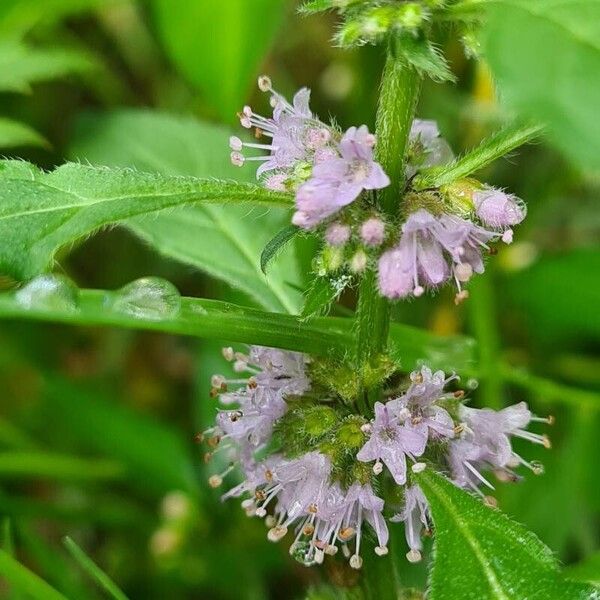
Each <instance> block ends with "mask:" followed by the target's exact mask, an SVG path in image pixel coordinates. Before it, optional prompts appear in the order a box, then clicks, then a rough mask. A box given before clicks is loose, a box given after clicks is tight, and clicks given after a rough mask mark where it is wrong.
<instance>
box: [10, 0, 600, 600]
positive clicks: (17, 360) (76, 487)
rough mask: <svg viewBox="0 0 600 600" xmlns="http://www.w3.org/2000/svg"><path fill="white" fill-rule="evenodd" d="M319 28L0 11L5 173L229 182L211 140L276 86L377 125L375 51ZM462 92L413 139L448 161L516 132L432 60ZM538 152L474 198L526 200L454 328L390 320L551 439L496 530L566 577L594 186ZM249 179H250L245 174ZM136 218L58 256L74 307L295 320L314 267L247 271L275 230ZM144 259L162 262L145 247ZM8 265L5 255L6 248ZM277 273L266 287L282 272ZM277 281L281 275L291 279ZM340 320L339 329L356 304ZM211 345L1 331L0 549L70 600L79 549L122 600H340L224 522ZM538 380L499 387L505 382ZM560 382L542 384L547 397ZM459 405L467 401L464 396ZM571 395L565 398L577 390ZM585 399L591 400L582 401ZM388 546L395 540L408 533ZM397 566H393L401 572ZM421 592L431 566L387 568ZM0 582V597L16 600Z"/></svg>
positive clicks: (191, 218)
mask: <svg viewBox="0 0 600 600" xmlns="http://www.w3.org/2000/svg"><path fill="white" fill-rule="evenodd" d="M334 27H335V19H334V17H333V16H331V15H326V16H313V17H309V18H301V17H299V16H298V15H297V14H296V13H295V3H294V2H284V1H282V0H196V1H194V0H187V1H185V0H177V1H175V0H148V1H146V2H142V1H139V2H131V1H125V0H114V1H110V0H37V1H36V0H2V2H0V150H1V151H2V153H3V154H4V155H6V156H11V157H12V156H18V157H23V158H26V159H27V160H30V161H32V162H35V163H37V164H39V165H41V166H43V167H46V168H51V167H53V166H54V165H58V164H60V163H62V162H64V161H65V160H67V159H76V160H80V161H90V162H92V163H97V164H115V165H125V166H134V167H136V168H139V169H140V170H147V171H152V170H154V171H162V172H165V173H169V174H178V173H181V174H189V175H200V176H207V175H215V176H221V177H224V176H228V177H233V176H240V174H239V172H237V171H234V170H233V169H232V168H230V166H229V165H228V154H229V150H228V147H227V137H228V134H229V133H228V130H227V128H228V127H229V128H234V127H236V117H235V113H236V110H238V109H239V107H241V106H242V105H243V104H244V103H247V102H252V103H253V105H256V106H258V107H260V108H261V109H262V110H266V109H267V102H266V99H265V98H264V97H262V96H261V95H260V94H258V93H256V92H255V81H256V76H257V75H258V74H259V73H260V72H266V73H269V75H270V76H271V78H272V79H273V81H274V82H275V85H276V87H277V88H278V89H280V90H281V91H283V92H285V93H286V94H288V95H289V94H292V93H293V91H294V90H295V89H297V88H298V87H301V86H303V85H306V86H308V87H310V88H311V89H312V93H313V95H312V98H313V101H312V107H313V110H314V111H315V112H317V113H318V114H319V115H320V116H321V117H322V118H323V119H326V118H329V117H331V116H335V118H336V119H337V121H338V122H339V123H340V124H341V125H342V126H343V127H348V126H350V125H352V124H361V123H366V124H368V125H369V126H371V127H372V126H373V125H374V114H375V107H376V100H377V92H378V81H379V76H380V72H381V67H382V58H383V54H382V51H381V49H379V48H373V47H364V48H361V49H359V50H353V51H342V50H339V49H336V48H332V47H331V44H330V38H331V35H332V32H333V31H334ZM438 41H439V43H440V44H441V45H442V47H443V48H444V50H445V52H446V54H447V56H448V57H449V60H450V62H451V65H452V68H453V71H454V73H455V74H456V75H457V77H458V85H451V84H444V85H442V84H434V83H430V82H428V83H426V84H425V87H424V90H423V95H422V101H421V105H420V108H419V111H418V114H419V116H420V117H423V118H434V119H437V120H438V122H439V125H440V128H441V130H442V132H443V135H444V136H445V137H447V139H448V140H449V141H450V142H451V144H452V145H453V147H454V148H455V150H456V151H457V152H459V151H461V150H462V149H465V148H468V147H471V146H473V145H474V144H476V143H477V142H478V141H479V140H480V139H481V138H482V137H483V136H485V135H486V134H488V133H490V132H491V131H493V130H494V128H496V127H497V126H498V125H499V124H500V123H502V122H503V121H504V120H505V119H506V118H507V116H508V112H507V110H506V109H505V108H502V105H500V104H499V103H497V102H496V100H495V93H494V87H493V84H492V80H491V77H490V74H489V71H488V69H487V68H486V66H485V64H484V63H483V62H477V61H474V60H466V59H465V58H464V56H463V54H462V50H461V48H460V46H459V44H458V43H457V42H455V41H452V40H447V39H445V38H443V37H441V38H440V39H439V40H438ZM587 166H588V165H582V164H580V163H579V162H571V161H570V160H567V159H566V158H564V157H563V155H561V154H560V153H559V152H558V151H556V150H554V149H553V148H552V147H551V146H549V145H547V144H546V143H539V144H535V145H531V146H528V147H526V148H524V149H521V150H520V151H519V152H518V153H515V155H513V156H512V157H509V158H508V159H506V160H503V161H498V162H497V163H496V164H495V165H493V167H492V168H490V169H488V171H487V172H486V173H484V174H480V175H481V178H482V179H486V180H488V181H489V182H490V183H493V184H494V185H498V186H501V187H507V188H508V189H510V190H511V191H513V192H514V193H516V194H517V195H519V196H520V197H522V198H523V199H525V200H526V202H527V204H528V206H529V216H528V219H527V221H526V222H525V224H524V225H523V226H521V227H520V228H519V230H518V232H517V233H516V236H515V240H516V241H515V243H514V244H513V245H512V246H510V247H507V248H505V249H502V250H501V251H500V253H499V255H498V256H497V257H495V259H493V261H490V263H489V267H488V271H487V276H486V277H481V278H479V280H478V281H476V282H474V285H473V286H472V293H471V299H470V300H469V301H468V302H467V303H465V304H463V305H462V306H460V307H456V306H455V305H454V303H453V301H452V294H451V293H450V292H449V291H448V293H446V292H442V293H440V294H438V295H437V296H435V297H434V298H431V299H428V300H423V301H419V302H409V303H403V304H399V305H398V306H397V308H396V309H395V317H396V318H397V319H399V320H401V321H403V322H407V323H411V324H416V325H419V326H421V327H424V328H428V329H431V330H433V331H435V332H437V333H441V334H449V333H456V332H466V333H468V334H470V335H473V336H474V337H476V338H477V339H478V341H479V347H480V350H479V352H480V361H481V372H485V374H486V376H485V378H483V379H482V381H481V382H480V385H479V386H478V387H477V389H473V392H472V396H473V399H474V402H475V403H479V404H491V405H492V406H495V407H500V406H502V405H505V404H510V403H514V402H517V401H519V400H521V399H526V400H528V401H529V402H530V403H531V404H532V406H533V407H534V410H535V411H536V412H537V413H538V414H549V413H551V414H553V415H555V416H556V418H557V423H556V425H555V426H554V429H553V431H552V432H551V433H552V439H553V444H554V447H553V450H552V451H551V452H548V451H544V450H542V451H539V452H538V451H537V449H532V448H530V447H528V448H527V449H526V450H524V454H525V455H526V456H527V457H530V458H531V459H534V458H535V459H540V460H542V461H543V462H544V464H545V465H546V473H545V475H544V476H541V477H534V476H533V475H530V476H528V477H527V479H526V480H525V481H524V482H522V483H520V484H517V485H514V486H504V487H503V488H502V489H501V490H500V492H499V501H500V506H501V508H502V509H503V510H505V511H507V512H508V513H509V514H511V515H512V516H514V517H515V518H516V519H517V520H519V521H522V522H524V523H525V524H526V525H527V526H528V527H530V528H531V529H532V530H533V531H535V532H536V533H537V534H538V535H539V536H540V537H541V538H542V539H543V540H544V541H545V542H546V543H547V544H548V545H549V546H550V547H551V548H552V550H554V551H555V552H556V553H557V555H558V556H559V557H560V559H561V560H562V561H563V562H564V563H566V564H570V563H574V562H577V561H580V560H581V559H583V558H585V557H588V556H590V555H592V554H593V553H594V551H595V550H596V549H597V545H598V529H599V528H598V525H599V523H598V509H599V507H600V471H599V470H598V468H597V464H596V463H597V459H598V456H599V453H598V450H599V441H598V440H599V439H600V438H599V436H598V432H599V431H600V430H599V428H598V425H599V422H598V409H599V408H600V405H597V404H596V403H595V400H596V398H597V397H596V396H594V395H593V394H586V393H585V391H586V390H589V391H590V392H593V391H594V390H596V391H599V390H600V358H599V357H598V354H597V350H598V345H599V344H598V342H599V340H600V310H599V309H600V280H599V278H598V274H599V272H600V269H599V268H600V253H599V251H598V239H599V237H598V233H599V230H600V214H599V212H598V210H597V194H598V190H599V188H600V178H599V176H598V175H597V174H593V173H590V171H589V170H587ZM242 176H243V177H248V178H249V177H251V174H250V173H247V172H244V173H242ZM161 219H162V221H161V222H162V225H161V226H160V227H156V219H155V218H152V219H149V218H145V219H139V218H136V219H134V220H132V221H130V222H128V223H127V224H126V227H117V228H114V229H110V230H106V231H102V232H100V233H98V234H96V235H94V236H93V237H92V238H90V239H87V240H85V241H83V242H81V243H80V244H78V245H77V247H75V248H71V249H70V251H69V253H68V254H67V253H64V256H62V255H61V256H59V257H58V267H57V269H58V270H59V271H62V272H64V273H66V274H67V275H68V276H69V277H71V278H72V279H73V280H74V281H75V282H77V284H78V285H80V286H82V287H97V288H103V289H115V288H118V287H120V286H122V285H124V284H126V283H127V282H129V281H131V280H133V279H136V278H138V277H141V276H144V275H157V276H161V277H165V278H167V279H169V280H170V281H172V282H173V283H174V284H175V285H176V286H177V288H178V289H179V290H180V291H181V292H182V294H184V295H188V296H202V297H209V298H210V297H215V298H224V299H230V300H234V301H236V302H238V303H240V304H246V305H255V306H262V307H263V308H267V309H271V310H279V311H286V310H289V311H293V310H294V309H296V308H297V307H298V305H299V302H300V293H299V292H296V291H294V290H291V291H290V289H289V288H287V289H286V290H285V291H282V290H281V289H280V288H279V287H278V286H277V285H275V284H274V283H273V282H274V281H276V278H277V277H278V273H280V272H283V271H286V272H287V273H288V276H289V277H290V278H292V279H294V280H295V281H297V282H298V283H299V284H300V283H301V282H302V280H303V278H306V276H307V269H306V266H307V261H308V258H307V257H308V256H309V253H308V251H307V250H306V249H303V248H297V249H296V254H295V256H293V257H289V256H287V257H281V258H280V259H279V264H278V265H276V266H275V270H274V274H273V275H272V279H271V280H270V281H269V280H265V279H264V278H263V277H262V276H261V275H260V272H259V270H258V266H257V265H258V257H259V254H260V249H261V247H262V246H263V245H264V243H265V242H266V241H268V239H269V238H270V237H271V236H272V234H273V233H274V232H275V231H277V229H278V228H279V226H280V225H281V222H282V221H281V217H280V215H278V214H269V215H268V216H264V215H262V214H260V213H252V214H247V211H238V212H237V213H233V212H228V213H223V212H220V211H219V210H217V209H214V210H213V209H211V210H210V211H209V210H208V209H202V210H200V209H194V210H190V209H186V211H173V212H170V213H168V214H167V215H165V216H164V217H161ZM157 239H158V240H160V246H161V248H163V256H160V255H158V254H157V253H156V252H155V251H153V250H151V249H150V247H149V245H148V244H147V243H146V242H150V243H152V242H155V241H156V240H157ZM0 243H1V241H0ZM278 270H279V271H278ZM289 273H292V275H289ZM343 302H344V303H345V304H346V305H347V306H348V307H352V302H353V298H352V295H351V294H348V295H347V297H344V298H343ZM219 348H220V344H218V343H216V342H203V341H198V340H194V339H188V338H186V339H183V338H179V337H171V336H167V335H161V334H156V333H143V332H142V333H140V332H131V331H123V330H115V329H97V328H79V329H75V328H71V327H64V326H59V325H51V324H34V323H25V322H2V323H1V325H0V389H1V400H0V526H1V530H0V545H1V546H2V547H3V548H4V549H8V550H9V551H10V552H13V553H14V554H15V556H16V557H18V559H19V560H20V561H22V562H23V563H24V564H26V565H27V566H28V567H29V568H30V569H31V570H32V571H34V572H36V573H38V574H39V575H41V576H42V577H43V578H44V579H45V580H46V581H48V582H49V583H51V584H52V585H53V586H54V587H55V588H56V589H58V590H60V591H62V592H63V593H64V594H65V595H66V596H67V597H69V598H75V599H82V600H87V599H95V598H101V597H102V592H100V591H99V589H98V588H97V587H96V586H94V584H93V583H92V582H91V581H90V579H89V578H88V577H87V576H86V574H85V573H83V572H82V570H81V569H80V568H79V567H78V566H77V564H76V563H75V562H74V560H73V559H72V557H71V556H70V555H69V553H68V552H67V550H66V549H65V547H64V545H63V543H62V541H61V540H62V538H63V536H65V535H69V536H71V537H72V538H73V539H75V540H76V541H77V543H78V544H79V545H80V546H81V547H82V548H84V549H85V551H86V552H87V553H88V554H89V555H90V556H91V557H93V558H94V560H95V561H96V562H97V563H98V564H99V565H100V566H101V567H102V568H103V569H104V570H105V571H106V572H107V573H108V574H109V575H110V576H111V577H112V578H113V579H114V580H115V581H117V582H118V583H119V585H120V586H121V587H122V588H123V590H124V591H125V592H126V593H127V595H128V596H129V597H130V598H132V599H142V598H143V599H148V600H151V599H163V598H169V599H174V600H176V599H197V598H198V599H200V598H203V599H204V598H207V599H230V598H231V599H233V598H235V599H246V598H247V599H262V598H281V599H283V598H302V597H303V595H304V594H305V590H306V589H308V588H309V587H310V586H314V585H318V584H319V583H320V582H323V581H330V582H334V583H337V584H351V583H352V577H353V576H354V575H352V574H351V573H349V571H348V570H347V569H346V567H344V566H342V564H341V563H337V562H335V561H329V563H328V564H326V565H325V566H324V567H322V568H318V569H306V568H304V567H302V566H301V565H299V564H296V563H294V562H293V561H292V559H290V557H289V556H288V555H287V548H286V545H285V544H280V545H273V544H269V543H267V542H266V540H265V533H266V532H265V528H264V524H263V523H262V522H259V521H258V520H256V519H255V520H250V519H247V518H246V517H245V515H244V514H243V511H242V510H240V508H239V506H238V504H237V503H236V502H235V501H234V502H229V503H227V504H221V503H220V501H219V494H218V493H217V492H215V491H213V490H211V489H210V488H209V487H208V486H207V485H206V484H205V482H206V478H207V476H208V474H210V472H212V469H213V466H212V465H211V467H210V468H208V467H207V466H206V465H205V464H204V460H203V452H204V449H203V448H201V447H199V446H198V445H196V444H194V442H193V438H194V434H195V433H196V432H197V431H200V430H202V429H204V428H205V427H206V426H207V424H209V423H210V422H211V421H212V419H213V417H214V401H213V400H211V399H209V397H208V391H209V379H210V375H211V374H212V373H213V372H218V371H222V370H224V368H225V367H224V365H223V363H222V361H221V360H220V354H219ZM500 359H501V360H502V361H503V364H508V363H510V364H515V365H520V366H521V365H522V366H525V367H527V368H528V369H530V370H531V372H534V373H535V374H536V376H538V377H540V379H541V381H540V382H538V383H539V385H538V384H536V383H535V382H534V383H533V384H532V383H531V380H528V382H527V384H526V385H525V386H524V385H522V384H523V382H522V381H519V377H518V375H514V374H513V375H512V379H513V382H512V384H509V385H505V386H503V385H502V382H501V378H500V375H499V374H498V372H499V367H498V364H499V360H500ZM549 380H552V381H553V382H555V383H552V384H550V385H546V383H547V381H549ZM471 383H473V385H471V388H475V387H476V385H475V382H471ZM573 390H577V391H573ZM581 390H583V392H582V391H581ZM393 528H394V529H393V535H396V536H398V538H402V537H403V532H402V528H401V526H393ZM404 552H405V549H404V548H403V547H402V543H400V544H399V548H398V552H397V554H398V555H399V556H403V554H404ZM398 564H399V567H398V569H399V574H400V577H401V578H404V579H405V581H407V582H408V583H409V584H410V585H415V586H422V585H423V582H424V580H425V567H424V566H423V565H422V566H419V567H415V566H410V565H408V564H407V563H405V561H403V560H401V561H399V563H398ZM26 597H27V596H26V595H22V594H21V592H19V591H18V590H15V589H10V588H9V586H8V585H4V584H3V583H2V578H1V577H0V598H9V599H13V600H16V599H19V598H26Z"/></svg>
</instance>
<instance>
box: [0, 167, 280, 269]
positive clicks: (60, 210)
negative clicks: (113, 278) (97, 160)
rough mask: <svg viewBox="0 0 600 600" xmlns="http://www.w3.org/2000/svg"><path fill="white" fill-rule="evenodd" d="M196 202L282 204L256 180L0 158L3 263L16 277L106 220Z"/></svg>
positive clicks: (41, 266)
mask: <svg viewBox="0 0 600 600" xmlns="http://www.w3.org/2000/svg"><path fill="white" fill-rule="evenodd" d="M195 202H196V203H197V202H205V203H209V202H212V203H215V202H221V203H226V202H235V203H238V204H240V203H243V204H247V203H248V202H253V203H255V204H259V205H260V204H262V205H263V206H272V205H275V206H277V205H279V206H281V205H282V204H286V203H287V202H288V199H287V197H286V196H284V195H281V194H272V193H269V192H267V191H266V190H264V188H260V187H258V186H254V185H250V184H244V183H235V182H224V181H218V180H216V179H215V180H207V179H198V178H196V177H166V176H163V175H157V174H149V173H138V172H136V171H133V170H131V169H117V168H113V169H109V168H100V167H90V166H84V165H80V164H76V163H67V164H65V165H63V166H61V167H59V168H58V169H56V170H54V171H52V172H50V173H46V172H43V171H41V170H39V169H38V168H37V167H35V166H34V165H32V164H30V163H25V162H21V161H12V160H8V161H2V162H0V239H1V240H2V244H1V245H0V271H1V272H2V273H3V274H5V275H10V276H12V277H14V278H15V279H27V278H30V277H33V276H34V275H37V274H38V273H41V272H43V271H44V270H46V269H47V268H48V266H49V265H50V264H51V262H52V259H53V257H54V254H55V253H56V251H57V250H58V249H59V248H61V247H63V246H65V245H66V244H69V243H72V242H73V241H75V240H77V239H79V238H81V237H82V236H85V235H88V234H90V233H92V232H93V231H95V230H97V229H98V228H100V227H103V226H105V225H108V224H111V223H115V222H116V221H120V220H122V219H125V218H128V217H131V216H134V215H139V214H144V213H149V212H154V211H157V210H160V209H164V208H168V207H176V206H183V205H188V204H192V203H195Z"/></svg>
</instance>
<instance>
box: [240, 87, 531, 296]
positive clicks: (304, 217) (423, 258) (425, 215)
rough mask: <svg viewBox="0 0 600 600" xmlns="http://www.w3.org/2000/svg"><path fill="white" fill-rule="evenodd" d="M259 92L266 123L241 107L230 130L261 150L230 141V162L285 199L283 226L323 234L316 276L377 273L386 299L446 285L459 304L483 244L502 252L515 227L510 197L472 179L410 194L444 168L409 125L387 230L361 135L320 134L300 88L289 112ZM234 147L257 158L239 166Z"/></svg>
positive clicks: (422, 123)
mask: <svg viewBox="0 0 600 600" xmlns="http://www.w3.org/2000/svg"><path fill="white" fill-rule="evenodd" d="M259 88H260V89H261V90H262V91H264V92H268V93H270V95H271V106H272V109H273V114H272V116H271V117H268V118H267V117H263V116H260V115H258V114H256V113H255V112H254V111H253V110H252V109H251V108H250V107H249V106H246V107H244V109H243V110H242V112H241V113H240V121H241V124H242V125H243V126H244V127H246V128H248V129H251V128H254V130H255V134H256V136H257V137H261V136H265V137H267V138H270V143H268V144H263V143H245V142H243V141H242V140H241V139H240V138H238V137H232V138H231V139H230V146H231V149H232V153H231V160H232V162H233V163H234V164H236V165H239V166H241V165H242V164H244V163H245V162H246V161H258V162H260V163H261V164H260V166H259V167H258V169H257V177H258V178H259V180H260V181H261V182H262V183H263V185H265V186H266V187H267V188H269V189H271V190H278V191H288V192H291V193H294V195H295V204H296V211H295V213H294V215H293V217H292V222H293V223H294V224H295V225H297V226H298V227H300V228H302V229H307V230H313V229H318V228H319V229H320V230H321V231H322V233H323V237H324V240H325V247H324V249H323V251H322V253H321V255H320V257H319V260H318V261H317V263H316V264H317V265H319V268H318V269H317V270H318V274H319V275H320V276H328V275H330V274H333V273H335V272H336V271H340V270H342V269H345V270H347V271H349V272H350V274H351V275H352V274H358V273H362V272H363V271H364V270H365V269H366V268H367V267H368V266H369V265H371V266H372V267H373V268H375V267H377V270H378V280H379V290H380V293H381V294H382V295H383V296H385V297H387V298H390V299H401V298H407V297H410V296H414V297H418V296H420V295H422V294H423V293H424V292H425V290H426V289H435V288H437V287H439V286H441V285H443V284H444V283H446V282H448V281H453V282H454V283H455V285H456V288H457V294H456V302H457V303H459V302H460V301H462V300H464V299H465V298H466V297H467V296H468V292H467V290H465V289H463V286H464V284H465V283H466V282H468V281H469V279H470V278H471V277H472V276H473V274H474V273H483V271H484V254H485V253H491V252H492V251H493V248H492V246H491V244H492V243H493V242H496V241H499V240H502V241H503V242H505V243H507V244H508V243H511V241H512V236H513V231H512V227H513V226H514V225H517V224H518V223H520V222H521V221H522V220H523V219H524V218H525V214H526V211H525V206H524V204H523V203H522V202H521V201H520V200H519V199H518V198H516V197H514V196H512V195H510V194H507V193H505V192H503V191H502V190H499V189H495V188H492V187H489V186H485V185H483V184H481V183H479V182H478V181H475V180H472V179H462V180H457V181H455V182H453V183H452V184H449V185H446V186H443V187H441V188H439V189H434V190H427V191H417V190H412V189H411V188H410V181H412V178H413V177H414V176H415V175H416V174H417V173H418V172H419V171H420V170H421V169H423V168H427V167H432V166H439V165H443V164H446V163H448V162H450V161H451V160H452V159H453V153H452V150H451V148H450V146H449V145H448V143H447V142H446V141H445V140H444V139H443V138H442V137H441V136H440V131H439V129H438V127H437V124H436V123H435V121H430V120H420V119H415V121H414V122H413V124H412V127H411V131H410V135H409V147H408V152H407V162H406V166H405V175H406V178H407V180H408V181H409V186H408V188H407V190H406V191H405V195H404V198H403V202H402V205H403V208H404V211H403V215H402V216H403V219H402V223H401V224H399V225H396V224H394V223H389V222H388V221H387V218H386V217H384V216H383V215H382V214H380V213H379V212H378V211H377V210H376V209H375V208H374V206H373V202H372V198H371V197H370V195H369V192H370V191H373V190H380V189H383V188H385V187H387V186H388V185H389V183H390V180H389V178H388V176H387V175H386V173H385V172H384V170H383V169H382V167H381V165H380V164H379V163H378V162H377V161H376V160H375V155H374V147H375V144H376V139H375V136H374V135H373V134H371V133H369V130H368V129H367V127H366V126H365V125H362V126H360V127H350V128H349V129H348V130H347V131H346V132H344V133H343V132H341V131H340V130H339V129H338V128H337V127H335V126H333V125H326V124H325V123H323V122H322V121H320V120H319V119H318V118H317V117H316V116H315V115H314V114H313V113H312V112H311V110H310V107H309V99H310V90H308V89H306V88H302V89H301V90H299V91H298V92H297V93H296V95H295V96H294V98H293V101H292V102H291V103H290V102H288V101H287V100H286V99H285V98H284V97H283V96H282V95H281V94H279V93H278V92H276V91H275V90H274V89H273V87H272V84H271V80H270V79H269V78H268V77H266V76H261V77H260V78H259ZM244 148H246V149H254V150H259V151H261V154H259V155H257V156H250V157H247V156H245V155H244V154H243V153H242V151H243V150H244ZM264 151H267V152H266V153H265V152H264ZM365 192H367V193H365ZM357 201H358V202H357Z"/></svg>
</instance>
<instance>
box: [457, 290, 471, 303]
mask: <svg viewBox="0 0 600 600" xmlns="http://www.w3.org/2000/svg"><path fill="white" fill-rule="evenodd" d="M468 297H469V291H468V290H461V291H460V292H458V293H457V294H456V296H454V304H456V306H458V305H459V304H460V303H461V302H464V301H465V300H466V299H467V298H468Z"/></svg>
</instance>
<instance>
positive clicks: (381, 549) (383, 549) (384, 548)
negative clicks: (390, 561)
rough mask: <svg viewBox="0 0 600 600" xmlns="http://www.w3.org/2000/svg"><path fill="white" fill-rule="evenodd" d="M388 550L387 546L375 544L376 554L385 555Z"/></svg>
mask: <svg viewBox="0 0 600 600" xmlns="http://www.w3.org/2000/svg"><path fill="white" fill-rule="evenodd" d="M388 552H389V551H388V548H387V546H375V554H377V556H385V555H386V554H387V553H388Z"/></svg>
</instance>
